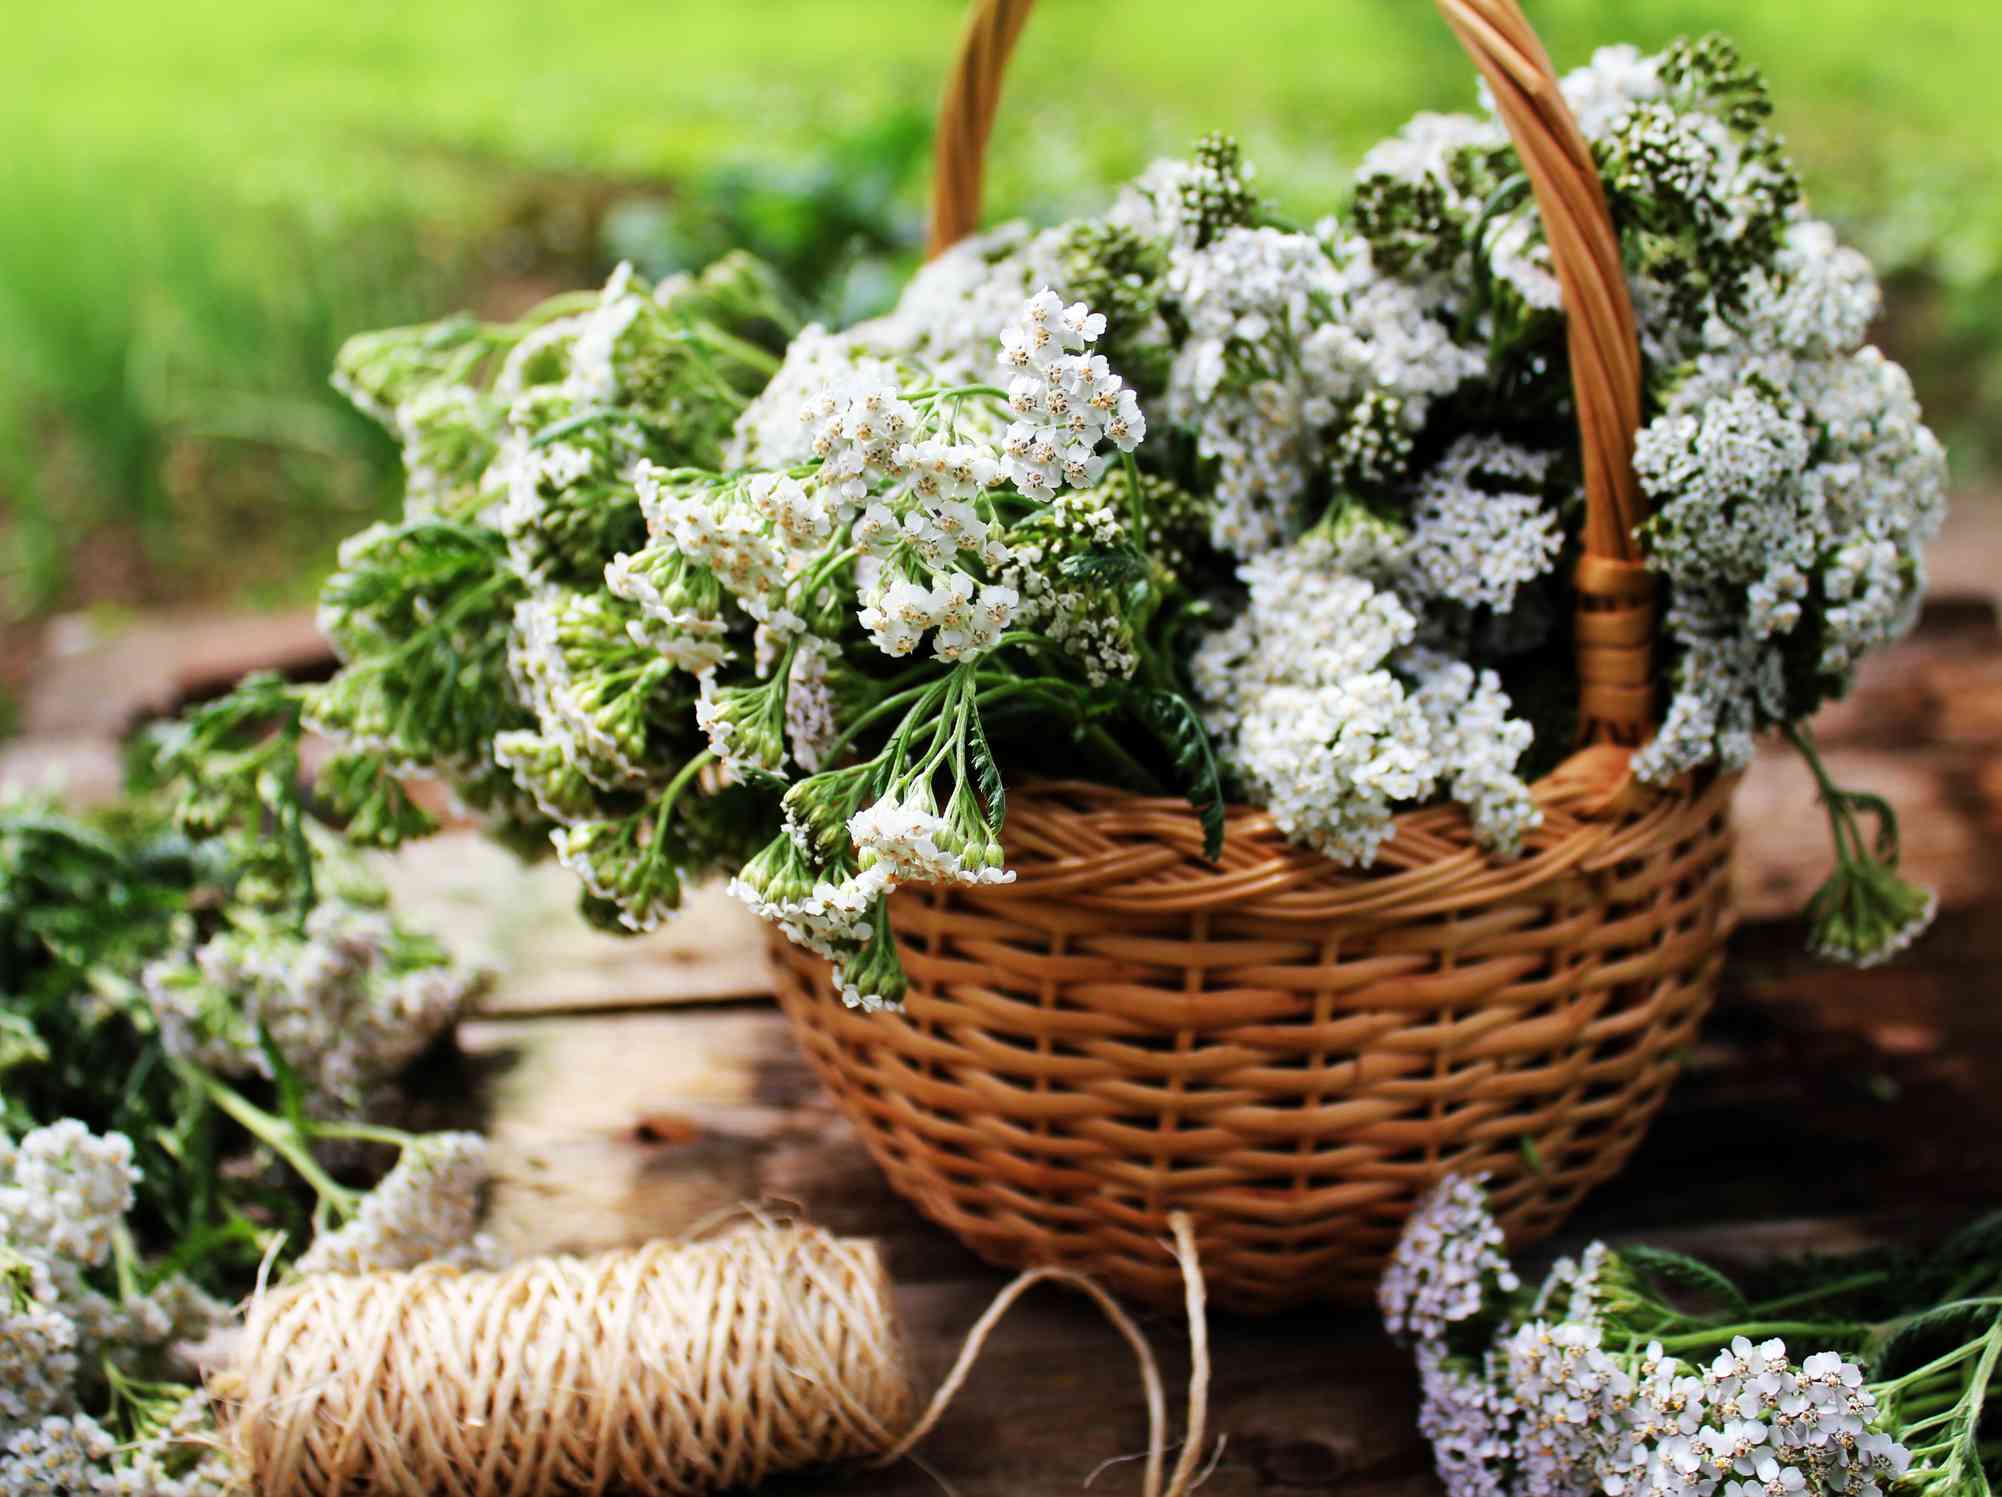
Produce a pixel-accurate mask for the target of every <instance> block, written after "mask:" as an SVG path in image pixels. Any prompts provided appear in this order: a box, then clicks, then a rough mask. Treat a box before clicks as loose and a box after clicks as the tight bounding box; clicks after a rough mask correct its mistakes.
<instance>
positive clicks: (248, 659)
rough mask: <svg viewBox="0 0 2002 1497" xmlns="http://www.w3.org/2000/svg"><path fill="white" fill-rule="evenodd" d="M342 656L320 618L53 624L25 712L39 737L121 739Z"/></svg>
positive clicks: (159, 616) (168, 616) (188, 615)
mask: <svg viewBox="0 0 2002 1497" xmlns="http://www.w3.org/2000/svg"><path fill="white" fill-rule="evenodd" d="M332 665H333V655H332V652H331V651H330V650H329V649H328V646H327V642H326V640H325V639H323V638H322V637H321V635H320V631H319V629H318V627H317V626H316V625H315V624H314V622H313V615H312V613H311V612H310V611H302V610H294V611H291V612H286V613H242V612H226V611H216V612H191V611H183V612H175V613H151V614H141V615H137V616H135V617H132V618H130V619H126V620H123V621H122V622H120V623H119V624H116V625H106V624H104V623H102V622H100V621H98V620H95V619H93V618H89V617H85V616H83V615H70V616H67V617H64V618H60V619H57V620H55V621H54V622H53V623H51V624H50V626H49V629H48V631H47V634H46V635H45V637H44V640H43V651H42V656H41V659H40V660H39V661H38V663H37V664H36V666H35V669H34V671H33V674H32V678H31V680H30V682H29V686H28V690H27V692H26V693H25V695H24V698H23V701H22V710H21V730H22V732H23V733H25V734H29V735H42V734H50V735H57V736H65V735H67V736H75V735H82V734H88V735H92V736H95V737H99V738H104V739H111V740H116V739H117V738H118V737H119V736H120V735H122V734H124V733H126V732H129V731H130V730H131V729H132V728H133V727H134V726H136V725H137V724H138V723H139V722H140V721H141V720H142V719H144V718H147V717H151V716H156V715H158V714H161V713H165V712H171V711H173V710H174V709H175V708H176V707H177V706H179V705H180V704H181V703H183V702H186V701H189V700H192V699H194V698H197V697H203V696H208V695H212V694H213V693H215V692H219V691H222V690H225V689H226V688H228V687H229V686H230V685H231V684H233V683H234V682H235V681H236V680H237V679H238V678H239V677H241V676H243V675H245V674H246V673H248V672H250V671H254V670H277V671H287V672H305V673H314V672H318V671H321V670H326V669H330V668H331V667H332Z"/></svg>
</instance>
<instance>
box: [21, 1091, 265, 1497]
mask: <svg viewBox="0 0 2002 1497" xmlns="http://www.w3.org/2000/svg"><path fill="white" fill-rule="evenodd" d="M138 1178H139V1175H138V1170H137V1169H136V1168H135V1166H134V1164H133V1150H132V1143H131V1141H130V1140H129V1139H127V1138H126V1137H125V1136H124V1135H123V1134H118V1133H107V1134H103V1135H99V1134H94V1133H92V1132H91V1131H90V1130H89V1129H88V1128H87V1127H86V1126H85V1125H84V1124H82V1123H81V1122H78V1121H77V1120H76V1119H74V1118H66V1119H63V1120H61V1121H58V1122H55V1123H51V1124H48V1125H46V1126H44V1127H40V1128H35V1129H32V1130H30V1131H29V1132H28V1133H26V1134H24V1135H23V1136H22V1137H21V1138H20V1139H19V1140H18V1141H17V1140H11V1139H9V1138H8V1137H7V1136H6V1135H5V1134H4V1133H0V1493H5V1494H7V1497H17V1494H18V1497H27V1494H30V1493H34V1494H45V1493H46V1494H50V1497H54V1494H65V1497H73V1494H79V1493H104V1494H113V1493H117V1494H124V1493H144V1494H146V1497H155V1494H158V1497H211V1494H216V1493H220V1492H221V1491H222V1490H223V1488H224V1485H225V1483H226V1481H227V1479H228V1476H229V1471H228V1467H227V1462H226V1461H224V1460H223V1459H222V1458H220V1457H219V1456H218V1455H217V1453H216V1452H217V1450H218V1449H219V1446H218V1444H217V1442H216V1440H215V1437H214V1429H213V1422H212V1421H210V1420H206V1419H202V1420H196V1421H192V1422H191V1424H192V1426H193V1427H190V1426H187V1425H184V1426H183V1427H181V1428H177V1429H173V1430H167V1429H159V1430H154V1429H145V1428H142V1429H139V1430H136V1431H134V1433H136V1434H137V1435H139V1438H138V1439H136V1440H133V1441H130V1442H125V1441H121V1440H120V1439H119V1438H117V1437H116V1436H115V1435H114V1434H113V1433H111V1432H110V1431H108V1430H106V1429H105V1428H104V1427H103V1426H102V1425H100V1424H99V1422H98V1420H97V1419H96V1418H94V1417H93V1416H92V1414H91V1413H90V1412H89V1411H88V1409H89V1408H99V1410H100V1412H101V1398H102V1396H103V1391H104V1390H105V1389H106V1388H107V1386H112V1387H116V1386H118V1385H120V1384H121V1383H122V1382H123V1381H124V1380H127V1379H130V1378H132V1377H134V1376H137V1375H140V1374H145V1373H157V1372H158V1371H160V1370H163V1369H168V1368H171V1367H172V1366H173V1365H174V1353H173V1351H172V1347H173V1345H174V1344H175V1343H178V1342H181V1341H184V1340H188V1339H192V1338H198V1337H201V1336H204V1335H206V1334H208V1332H209V1331H211V1330H212V1329H214V1328H215V1327H217V1326H220V1325H221V1324H223V1323H224V1321H225V1320H226V1319H227V1316H228V1311H227V1309H226V1307H224V1306H223V1305H221V1304H219V1303H217V1302H216V1301H215V1300H213V1299H210V1298H209V1297H208V1296H207V1295H205V1294H203V1293H201V1292H200V1291H199V1290H197V1289H195V1288H194V1286H192V1285H191V1284H189V1283H188V1282H187V1281H186V1280H185V1279H182V1278H179V1277H170V1278H165V1279H162V1280H161V1282H160V1283H159V1284H158V1285H156V1286H155V1287H154V1288H152V1289H151V1290H150V1291H148V1292H143V1293H142V1292H140V1291H139V1290H138V1289H137V1288H136V1287H125V1288H120V1287H119V1285H118V1284H117V1282H116V1279H117V1276H116V1275H115V1274H112V1273H110V1272H109V1270H108V1267H107V1265H109V1264H110V1262H111V1259H112V1256H113V1253H114V1251H117V1250H118V1248H117V1244H118V1242H119V1240H120V1238H121V1236H122V1235H123V1234H125V1233H126V1231H127V1228H126V1224H125V1220H124V1218H125V1214H126V1212H127V1211H129V1210H130V1209H131V1207H132V1204H133V1189H134V1187H135V1185H136V1184H137V1183H138ZM182 1396H183V1397H187V1396H192V1397H194V1398H196V1399H197V1400H199V1397H200V1395H198V1394H194V1393H193V1390H187V1392H186V1393H185V1394H184V1395H182Z"/></svg>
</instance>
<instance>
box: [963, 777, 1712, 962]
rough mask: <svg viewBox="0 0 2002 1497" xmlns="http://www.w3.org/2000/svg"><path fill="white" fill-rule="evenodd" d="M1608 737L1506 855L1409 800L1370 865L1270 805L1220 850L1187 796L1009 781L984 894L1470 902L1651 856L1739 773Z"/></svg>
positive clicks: (1213, 903)
mask: <svg viewBox="0 0 2002 1497" xmlns="http://www.w3.org/2000/svg"><path fill="white" fill-rule="evenodd" d="M1629 757H1630V756H1629V754H1628V753H1627V751H1626V750H1624V749H1620V748H1617V747H1614V746H1612V745H1598V746H1596V747H1593V748H1589V749H1585V750H1581V751H1580V752H1579V753H1576V754H1573V755H1572V756H1571V757H1570V758H1568V759H1566V760H1565V761H1564V763H1562V764H1560V765H1559V766H1557V768H1556V769H1555V770H1553V771H1552V772H1551V773H1550V774H1549V775H1546V776H1544V777H1543V778H1542V779H1540V780H1538V781H1537V782H1536V785H1535V786H1534V787H1533V789H1534V790H1535V792H1536V795H1537V801H1538V805H1539V807H1540V808H1541V809H1542V811H1543V813H1544V814H1543V823H1542V825H1540V826H1539V827H1537V828H1535V829H1533V830H1532V831H1530V832H1529V833H1528V834H1527V835H1526V836H1525V837H1524V839H1523V851H1522V853H1521V854H1520V855H1519V856H1515V857H1509V856H1506V855H1503V854H1499V853H1492V852H1489V851H1487V850H1486V849H1484V848H1483V847H1481V846H1480V845H1479V843H1478V842H1477V841H1476V840H1475V837H1474V829H1473V824H1472V821H1471V819H1470V817H1469V816H1468V814H1467V811H1466V808H1465V807H1463V806H1461V805H1459V804H1458V803H1457V802H1453V801H1443V802H1438V803H1435V804H1432V805H1428V806H1421V807H1417V808H1414V809H1412V810H1408V811H1405V812H1403V813H1402V814H1400V815H1398V816H1396V817H1393V818H1392V821H1391V827H1392V835H1391V836H1390V837H1389V838H1388V839H1387V840H1386V841H1385V842H1384V844H1383V846H1382V847H1381V848H1380V849H1379V851H1378V855H1377V858H1376V860H1375V862H1373V863H1372V864H1371V865H1369V866H1368V867H1363V868H1357V867H1350V866H1347V865H1344V864H1341V863H1338V862H1336V861H1335V860H1334V859H1333V858H1331V857H1329V856H1328V855H1327V854H1325V853H1323V852H1321V851H1319V850H1317V849H1315V848H1313V847H1307V846H1301V845H1299V844H1297V843H1294V842H1293V841H1291V840H1290V839H1288V838H1287V837H1286V836H1285V834H1284V833H1283V832H1282V831H1281V830H1280V829H1279V827H1278V824H1277V823H1276V821H1274V819H1273V817H1272V814H1271V813H1270V812H1269V811H1266V810H1264V809H1261V808H1259V807H1254V806H1244V805H1233V806H1228V807H1226V810H1225V816H1226V824H1227V832H1226V836H1225V839H1224V846H1223V850H1222V853H1221V855H1220V856H1219V857H1218V858H1217V859H1216V860H1215V861H1214V862H1212V861H1210V860H1209V859H1207V858H1206V857H1205V856H1204V848H1203V831H1202V827H1201V824H1200V822H1199V820H1198V818H1197V816H1196V813H1195V811H1194V810H1193V809H1192V808H1191V807H1190V805H1189V803H1188V802H1187V801H1186V800H1182V799H1178V798H1174V797H1167V796H1152V795H1140V794H1137V793H1135V792H1132V791H1127V790H1121V789H1119V788H1117V787H1115V786H1108V785H1104V784H1101V783H1098V782H1096V781H1090V780H1075V779H1072V780H1057V779H1050V780H1034V781H1029V782H1026V783H1024V784H1022V785H1020V786H1011V787H1009V799H1008V819H1007V823H1006V825H1005V827H1004V828H1003V832H1002V843H1003V847H1004V849H1005V850H1006V853H1007V858H1008V867H1009V868H1010V869H1011V870H1012V871H1013V872H1014V875H1015V878H1014V881H1013V882H1011V883H1006V884H996V885H984V886H982V889H981V892H982V897H983V898H987V899H991V900H993V901H995V902H997V903H999V904H1006V903H1008V902H1010V901H1014V900H1036V901H1048V900H1052V899H1063V900H1065V901H1068V902H1069V903H1071V904H1073V905H1075V906H1076V907H1077V908H1078V909H1080V910H1084V911H1092V912H1094V913H1097V914H1101V915H1102V914H1122V915H1140V916H1154V915H1167V914H1176V913H1181V914H1194V913H1202V912H1205V911H1207V912H1239V913H1246V914H1254V913H1255V914H1256V915H1257V916H1259V917H1260V918H1267V919H1276V920H1283V921H1298V922H1302V923H1311V922H1315V921H1326V920H1330V919H1341V918H1349V917H1355V916H1363V915H1376V914H1382V913H1386V912H1388V911H1392V910H1397V911H1402V912H1405V913H1406V914H1408V915H1412V916H1420V915H1424V914H1427V913H1440V912H1445V911H1454V910H1457V911H1471V910H1475V909H1478V908H1480V907H1482V906H1484V905H1489V904H1493V903H1496V902H1498V901H1501V900H1506V899H1509V898H1511V897H1514V896H1517V895H1520V894H1522V893H1524V892H1526V891H1528V890H1532V889H1535V888H1538V887H1540V886H1543V885H1546V884H1548V883H1550V882H1551V881H1553V880H1555V879H1559V878H1562V877H1565V876H1566V875H1567V874H1571V873H1574V872H1577V873H1586V874H1590V873H1594V872H1598V871H1602V870H1605V869H1611V868H1615V867H1617V866H1618V865H1619V864H1621V863H1622V862H1625V861H1627V860H1629V859H1632V858H1634V857H1635V856H1637V855H1639V854H1641V853H1642V852H1644V851H1645V849H1646V848H1647V847H1648V846H1649V845H1650V844H1651V843H1652V842H1653V841H1654V840H1655V839H1656V838H1657V837H1659V836H1662V835H1664V834H1665V829H1666V828H1668V827H1669V826H1670V825H1671V824H1672V823H1673V822H1675V821H1676V819H1677V818H1678V816H1680V815H1681V814H1682V813H1683V812H1684V811H1685V810H1686V809H1687V808H1689V807H1691V806H1693V805H1697V804H1700V803H1704V802H1714V804H1715V805H1716V807H1717V808H1718V810H1719V812H1720V814H1721V812H1722V810H1723V809H1724V808H1725V807H1727V806H1728V804H1729V801H1730V797H1731V795H1732V793H1733V791H1734V790H1735V788H1736V784H1737V781H1738V779H1739V776H1738V775H1737V774H1735V773H1731V772H1728V771H1720V770H1710V771H1704V772H1702V773H1699V774H1696V775H1691V776H1685V777H1684V778H1683V779H1681V780H1678V781H1676V782H1674V783H1672V784H1670V785H1667V786H1647V785H1642V784H1639V783H1637V782H1636V781H1634V779H1633V778H1632V776H1631V774H1629V773H1628V772H1627V765H1628V761H1629Z"/></svg>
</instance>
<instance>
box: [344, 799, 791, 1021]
mask: <svg viewBox="0 0 2002 1497" xmlns="http://www.w3.org/2000/svg"><path fill="white" fill-rule="evenodd" d="M372 866H373V867H374V868H375V870H376V872H377V873H378V874H380V875H381V877H382V879H383V881H384V882H385V883H386V884H388V885H389V887H390V891H391V894H392V896H393V898H394V900H395V903H396V909H397V913H398V914H399V915H400V916H401V917H402V918H404V919H406V920H408V921H409V922H410V923H411V924H413V925H416V926H419V927H422V928H424V929H427V930H429V931H431V932H432V933H433V934H435V935H436V936H438V937H439V938H440V939H441V940H443V941H445V942H446V944H447V945H449V946H450V947H451V948H452V950H453V951H454V952H456V953H458V954H459V956H460V957H461V958H462V959H464V960H466V961H469V962H475V963H477V964H479V965H481V966H484V967H486V968H487V969H488V970H490V971H491V972H492V973H493V974H494V984H493V987H492V989H491V991H490V992H489V993H488V994H487V996H486V998H485V999H484V1000H483V1001H482V1004H481V1008H482V1011H483V1012H486V1013H494V1014H500V1013H562V1012H574V1011H579V1010H586V1009H604V1010H613V1009H621V1008H635V1007H640V1008H645V1007H665V1006H672V1005H674V1004H677V1003H684V1002H692V1001H707V1000H712V999H717V998H741V997H749V996H755V995H762V994H766V993H769V992H770V991H771V986H770V983H769V981H768V979H767V977H766V973H765V954H764V953H765V927H764V925H763V924H762V923H761V922H760V921H759V920H758V919H757V917H756V916H754V915H752V914H751V912H750V911H749V910H748V909H746V908H745V907H744V906H743V904H742V903H740V902H739V901H737V900H735V899H732V898H731V897H730V896H729V895H727V894H726V893H724V892H723V886H722V884H721V883H720V882H719V883H708V884H699V885H696V886H694V887H692V888H691V889H689V891H688V894H687V898H686V900H685V902H684V904H683V907H682V910H681V913H680V914H678V915H677V916H676V917H675V918H674V919H673V920H670V921H669V922H668V923H667V924H666V925H665V926H663V927H662V928H661V929H660V930H658V931H654V932H652V933H651V934H649V935H646V936H644V937H622V936H616V935H608V934H606V933H605V932H603V931H600V930H597V929H595V928H594V927H592V926H591V925H589V924H587V923H586V922H585V920H584V918H583V917H582V916H581V915H579V914H578V913H577V888H578V886H577V880H576V877H575V876H574V875H572V874H571V873H569V872H568V871H566V870H565V869H564V868H563V867H562V866H561V865H559V864H558V863H556V862H555V861H554V860H553V859H552V860H549V861H545V862H542V863H538V864H535V865H534V866H532V867H530V866H527V865H524V864H523V863H522V862H521V861H520V860H519V859H518V858H516V857H515V856H514V854H512V853H510V852H508V851H506V850H505V849H503V848H501V847H499V846H497V845H496V844H494V843H492V842H490V841H488V840H487V839H486V838H484V837H482V836H481V835H480V834H479V833H478V832H476V831H474V830H472V829H471V828H467V827H454V828H451V829H449V830H447V831H443V832H440V833H439V834H438V835H436V836H435V837H431V838H428V839H426V840H425V841H423V842H421V843H416V844H413V845H412V846H410V847H407V848H404V849H402V850H401V851H400V852H398V853H397V854H395V855H394V856H388V857H382V856H378V857H376V858H374V859H373V860H372Z"/></svg>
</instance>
